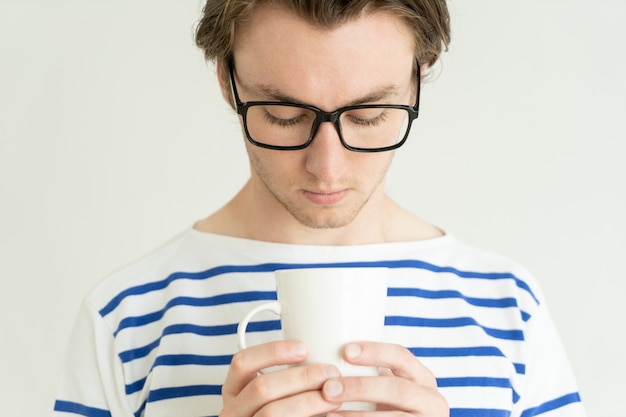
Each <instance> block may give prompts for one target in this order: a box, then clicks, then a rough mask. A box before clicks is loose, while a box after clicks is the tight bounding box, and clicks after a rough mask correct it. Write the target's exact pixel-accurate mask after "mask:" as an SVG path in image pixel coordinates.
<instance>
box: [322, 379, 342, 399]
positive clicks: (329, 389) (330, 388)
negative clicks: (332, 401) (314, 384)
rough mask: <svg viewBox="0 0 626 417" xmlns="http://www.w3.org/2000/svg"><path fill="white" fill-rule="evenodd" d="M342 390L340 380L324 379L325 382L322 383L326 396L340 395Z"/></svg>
mask: <svg viewBox="0 0 626 417" xmlns="http://www.w3.org/2000/svg"><path fill="white" fill-rule="evenodd" d="M342 392H343V385H341V382H339V381H337V380H336V379H331V380H329V381H326V383H325V384H324V394H326V397H329V398H334V397H338V396H340V395H341V393H342Z"/></svg>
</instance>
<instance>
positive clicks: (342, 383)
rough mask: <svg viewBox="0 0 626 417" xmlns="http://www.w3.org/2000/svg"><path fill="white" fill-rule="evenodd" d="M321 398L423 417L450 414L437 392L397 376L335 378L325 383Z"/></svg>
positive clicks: (444, 401) (445, 403)
mask: <svg viewBox="0 0 626 417" xmlns="http://www.w3.org/2000/svg"><path fill="white" fill-rule="evenodd" d="M322 395H323V396H324V398H325V399H326V400H327V401H329V402H331V403H332V402H337V403H339V402H351V401H365V402H371V403H376V404H378V405H379V406H385V407H383V409H388V410H399V411H405V412H407V413H413V414H417V415H420V416H442V415H447V414H446V412H447V410H448V404H447V402H446V400H445V399H444V398H443V396H442V395H441V394H440V393H439V392H438V391H437V389H435V388H431V387H425V386H421V385H418V384H416V383H415V382H413V381H410V380H408V379H405V378H400V377H395V376H384V377H381V376H379V377H347V378H332V379H329V380H328V381H326V382H325V383H324V386H323V388H322ZM379 409H380V407H379Z"/></svg>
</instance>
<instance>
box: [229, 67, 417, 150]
mask: <svg viewBox="0 0 626 417" xmlns="http://www.w3.org/2000/svg"><path fill="white" fill-rule="evenodd" d="M416 66H417V70H416V72H417V74H416V77H417V94H416V97H415V104H414V105H413V106H408V105H401V104H361V105H355V106H346V107H341V108H339V109H337V110H334V111H332V112H326V111H324V110H322V109H320V108H318V107H315V106H311V105H309V104H300V103H290V102H283V101H248V102H242V101H241V99H240V98H239V93H238V92H237V86H236V85H235V74H234V62H233V60H232V59H231V60H230V62H229V69H228V70H229V74H230V85H231V89H232V91H233V96H234V98H235V108H236V111H237V114H239V115H241V117H242V118H243V126H244V131H245V133H246V139H248V141H249V142H250V143H252V144H253V145H255V146H258V147H261V148H266V149H272V150H277V151H297V150H300V149H304V148H306V147H307V146H309V145H310V144H311V142H313V139H314V138H315V135H316V134H317V130H318V129H319V126H320V124H322V123H324V122H331V123H332V124H333V125H334V126H335V129H337V133H338V135H339V140H340V141H341V144H342V145H343V146H344V148H346V149H348V150H350V151H354V152H369V153H372V152H386V151H391V150H393V149H398V148H399V147H400V146H402V145H404V143H405V142H406V140H407V138H408V137H409V133H410V131H411V126H412V124H413V121H414V120H415V119H417V117H418V115H419V103H420V92H421V82H420V81H421V80H420V78H421V76H420V75H421V73H420V64H419V61H418V60H416ZM267 105H281V106H289V107H298V108H302V109H307V110H310V111H312V112H313V113H315V121H314V122H313V126H311V133H310V134H309V138H308V139H307V140H306V142H304V143H303V144H302V145H295V146H279V145H270V144H267V143H263V142H258V141H256V140H254V138H253V137H252V136H250V131H249V130H248V120H247V114H248V109H249V108H250V107H253V106H267ZM364 108H366V109H371V108H384V109H402V110H406V111H407V112H408V114H409V121H408V125H407V129H406V133H405V135H404V137H403V138H402V139H401V140H399V141H398V142H396V143H395V144H393V145H390V146H385V147H383V148H359V147H355V146H350V145H349V144H348V143H346V141H345V140H344V138H343V133H342V132H341V123H340V122H339V118H340V117H341V115H342V114H343V113H345V112H346V111H350V110H358V109H364Z"/></svg>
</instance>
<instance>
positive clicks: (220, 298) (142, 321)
mask: <svg viewBox="0 0 626 417" xmlns="http://www.w3.org/2000/svg"><path fill="white" fill-rule="evenodd" d="M275 299H276V292H275V291H247V292H240V293H231V294H222V295H217V296H214V297H206V298H195V297H177V298H173V299H171V300H170V301H169V302H168V303H167V304H166V305H165V307H164V308H163V309H161V310H159V311H155V312H153V313H150V314H145V315H143V316H134V317H127V318H125V319H123V320H122V321H120V324H119V326H118V327H117V330H115V333H114V335H115V336H117V334H118V333H119V332H120V331H122V330H123V329H126V328H129V327H139V326H144V325H146V324H150V323H153V322H155V321H158V320H160V319H161V318H163V316H164V315H165V313H166V312H167V311H168V310H169V309H170V308H172V307H176V306H182V305H184V306H196V307H209V306H217V305H222V304H231V303H239V302H248V301H262V300H275Z"/></svg>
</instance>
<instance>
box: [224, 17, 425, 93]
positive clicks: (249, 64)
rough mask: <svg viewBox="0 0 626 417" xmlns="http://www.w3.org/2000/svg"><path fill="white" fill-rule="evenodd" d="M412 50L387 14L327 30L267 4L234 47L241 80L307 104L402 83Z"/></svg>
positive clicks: (404, 30)
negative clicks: (299, 97)
mask: <svg viewBox="0 0 626 417" xmlns="http://www.w3.org/2000/svg"><path fill="white" fill-rule="evenodd" d="M413 52H414V45H413V38H412V35H411V32H410V30H409V28H408V27H407V26H406V24H405V23H404V22H403V21H402V20H401V19H400V18H398V17H396V16H394V15H392V14H390V13H386V12H375V13H371V14H367V15H364V16H362V17H359V18H357V19H354V20H352V21H348V22H346V23H343V24H341V25H338V26H336V27H333V28H331V29H327V28H320V27H318V26H315V25H313V24H311V23H310V22H308V21H305V20H302V19H301V18H299V17H297V16H296V15H294V14H293V13H291V12H290V11H288V10H286V9H282V8H279V7H276V6H269V5H266V6H260V7H259V8H258V9H256V10H255V11H254V12H253V13H252V15H251V18H250V20H249V21H247V22H246V23H245V24H243V25H242V26H240V27H239V28H238V29H237V32H236V36H235V45H234V59H235V63H236V69H237V74H238V77H240V78H241V79H242V80H244V82H245V83H246V84H252V85H264V86H270V87H275V88H277V89H280V90H282V91H284V92H285V93H286V94H289V95H291V96H294V97H298V96H302V99H303V101H307V102H311V101H313V100H314V98H315V97H316V98H317V102H318V103H319V104H320V105H323V103H322V102H320V100H321V101H324V100H327V101H328V102H330V101H332V98H333V96H338V95H342V94H343V95H348V96H349V97H350V96H352V97H353V96H355V95H362V94H363V91H364V89H368V88H381V87H387V86H393V87H398V86H400V87H402V86H403V85H401V84H404V83H407V82H410V81H411V79H412V74H413V71H412V68H413V62H414V58H413V57H414V55H413ZM309 97H312V98H309ZM329 105H330V103H329Z"/></svg>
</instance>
